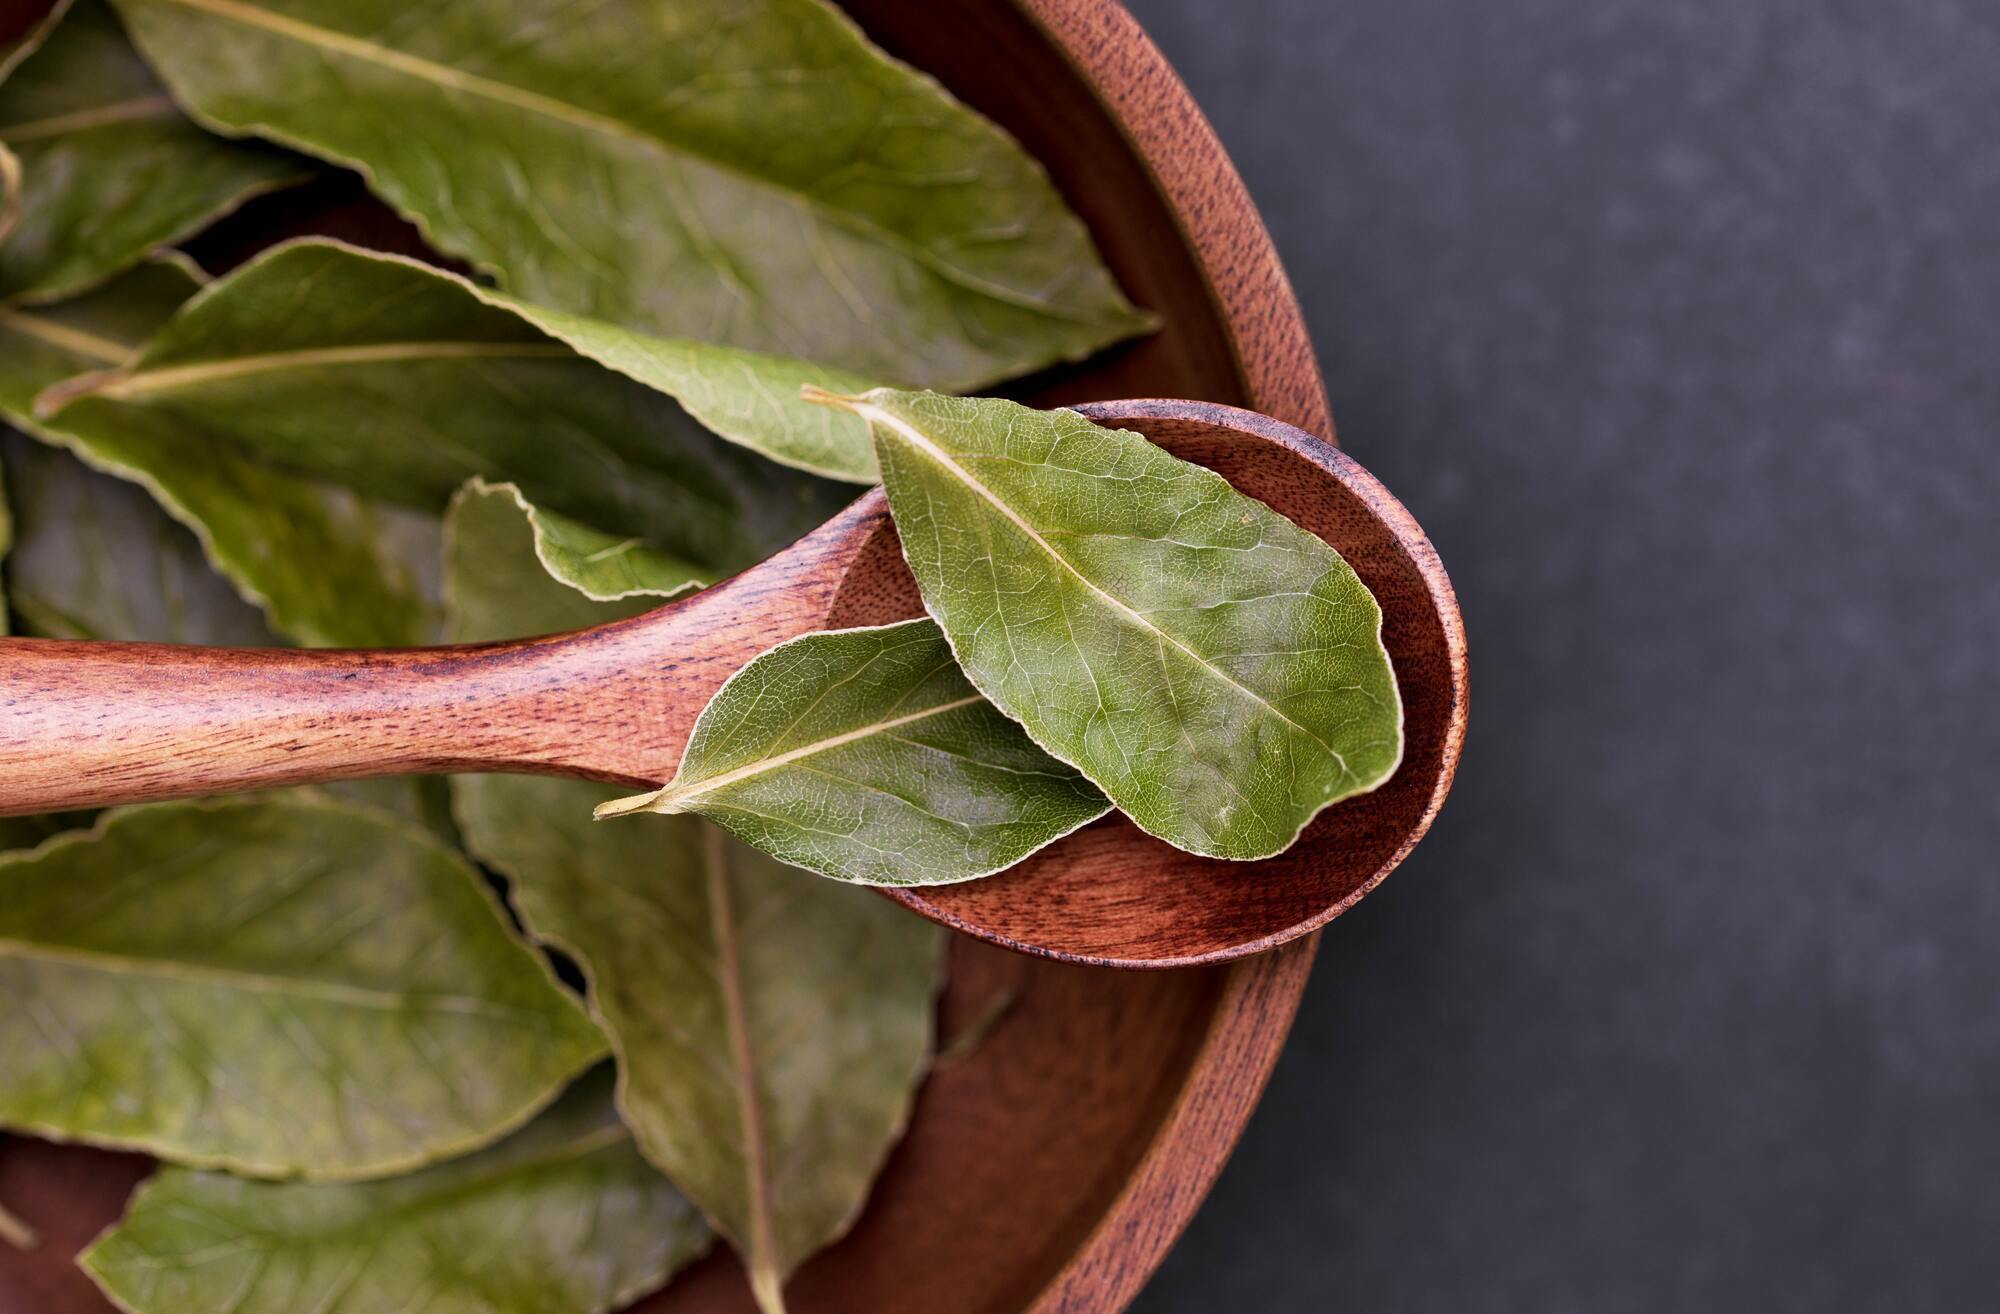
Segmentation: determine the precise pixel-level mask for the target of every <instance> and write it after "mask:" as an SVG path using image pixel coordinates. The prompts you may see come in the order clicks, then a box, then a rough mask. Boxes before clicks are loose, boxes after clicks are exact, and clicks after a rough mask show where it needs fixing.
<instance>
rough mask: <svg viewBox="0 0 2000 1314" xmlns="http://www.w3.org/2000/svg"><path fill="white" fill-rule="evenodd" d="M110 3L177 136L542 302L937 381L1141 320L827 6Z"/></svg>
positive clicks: (635, 1) (1107, 278) (1065, 217)
mask: <svg viewBox="0 0 2000 1314" xmlns="http://www.w3.org/2000/svg"><path fill="white" fill-rule="evenodd" d="M118 7H119V10H120V12H121V13H122V14H124V16H125V18H126V20H127V22H128V23H129V24H130V26H131V28H132V32H133V36H134V39H135V40H136V41H137V42H138V44H139V46H140V48H141V49H142V50H144V51H145V53H146V54H147V55H148V57H150V58H151V59H152V60H153V62H154V63H155V65H157V66H158V67H159V69H160V72H161V75H162V76H163V77H164V78H165V79H166V81H167V83H168V85H170V86H171V87H173V89H174V91H175V92H176V94H177V95H178V96H179V97H180V99H181V101H182V102H183V103H185V104H186V105H188V106H189V107H190V109H191V111H192V112H193V113H194V114H195V115H196V116H197V117H198V118H200V119H202V120H203V121H204V122H207V123H209V124H211V125H213V126H215V127H218V128H219V129H221V130H223V131H227V132H237V133H259V134H261V135H263V136H266V137H269V138H272V139H274V140H277V141H281V142H284V143H286V144H289V145H293V146H296V147H298V148H300V149H302V150H306V151H310V152H312V153H313V154H316V155H320V156H324V157H326V158H328V159H332V160H337V161H339V162H341V163H344V164H349V165H352V166H354V167H356V168H358V169H360V170H361V171H362V172H363V173H365V174H366V175H367V176H368V178H369V180H370V182H371V184H372V185H373V187H374V188H375V190H376V191H377V192H379V193H380V194H381V195H382V196H383V197H384V198H385V199H386V200H388V201H389V203H390V204H392V205H394V206H395V207H396V208H397V209H399V210H401V211H403V212H404V213H405V214H408V215H409V216H411V217H412V218H413V219H415V220H416V221H417V222H418V223H419V224H420V225H422V227H423V228H424V231H425V233H426V235H427V236H428V237H429V238H430V239H431V241H432V242H433V243H434V244H435V245H436V246H438V247H439V248H440V249H442V250H445V251H448V252H451V253H452V254H455V255H459V256H463V257H464V258H466V259H467V260H469V261H471V262H472V263H473V264H474V265H476V266H478V267H479V268H480V269H482V270H485V271H488V272H490V273H492V274H494V275H495V276H497V277H498V279H499V281H500V283H501V284H502V286H504V287H506V288H507V289H508V290H509V291H511V292H514V293H517V294H519V295H521V296H524V297H527V298H528V299H529V300H531V301H534V302H537V303H539V304H542V305H548V306H555V307H559V308H561V309H565V310H570V311H574V312H576V313H578V314H584V315H589V316H592V317H594V318H597V319H602V320H607V321H610V322H612V323H618V324H623V325H626V326H627V327H630V328H636V329H643V330H646V331H649V332H654V333H662V334H667V335H671V336H675V337H686V338H695V339H699V340H702V341H710V342H724V343H728V344H730V345H733V346H738V347H745V348H749V349H751V350H755V351H766V352H774V353H779V354H783V355H788V356H797V357H801V358H805V359H811V360H817V361H823V362H825V363H828V364H831V365H837V366H840V367H842V368H846V369H851V370H856V371H859V372H860V373H863V374H866V375H868V376H870V377H872V378H876V379H882V380H889V381H895V382H905V383H924V384H928V385H931V386H935V387H952V388H957V387H971V386H975V385H978V384H981V383H986V382H990V381H992V380H995V379H1000V378H1005V377H1008V376H1011V375H1015V374H1020V373H1024V372H1026V371H1029V370H1032V369H1036V368H1038V367H1040V366H1044V365H1048V364H1052V363H1054V362H1056V361H1060V360H1075V359H1080V358H1082V357H1083V356H1086V355H1088V354H1089V353H1090V352H1092V351H1095V350H1097V349H1098V348H1100V347H1103V346H1105V345H1106V344H1108V343H1111V342H1115V341H1117V340H1119V339H1121V338H1124V337H1128V336H1130V335H1132V334H1133V333H1136V332H1140V331H1142V330H1144V329H1145V328H1146V327H1148V325H1149V323H1150V320H1149V319H1148V318H1147V317H1146V316H1144V315H1143V314H1141V313H1139V312H1137V311H1135V310H1134V309H1133V308H1132V307H1131V306H1130V305H1129V304H1128V303H1127V302H1126V300H1125V298H1124V297H1123V296H1122V295H1121V294H1120V293H1119V291H1118V288H1117V285H1116V283H1115V282H1114V281H1113V280H1112V278H1111V275H1110V273H1109V272H1108V271H1107V270H1106V269H1105V267H1104V265H1103V263H1102V262H1101V261H1100V260H1099V259H1098V256H1097V253H1096V252H1095V251H1094V250H1093V249H1092V246H1091V243H1090V238H1089V235H1088V234H1087V233H1086V232H1085V230H1084V228H1083V225H1082V224H1081V223H1080V222H1079V221H1078V220H1077V218H1076V217H1075V216H1074V215H1073V214H1071V213H1070V211H1069V210H1068V209H1067V207H1066V206H1065V205H1064V204H1063V201H1062V198H1061V197H1060V196H1058V195H1057V194H1056V191H1055V189H1054V188H1053V186H1051V184H1050V182H1049V180H1048V177H1047V175H1046V174H1045V173H1044V172H1043V171H1042V169H1041V167H1040V166H1039V165H1037V164H1036V163H1035V162H1034V161H1033V160H1031V159H1030V158H1029V157H1028V156H1027V154H1026V153H1025V152H1023V151H1022V150H1021V148H1020V146H1019V145H1018V144H1017V143H1015V142H1014V141H1013V140H1012V139H1011V138H1010V137H1008V136H1007V135H1006V134H1005V133H1004V132H1002V131H1001V130H1000V129H999V128H998V127H996V126H994V125H993V124H992V123H990V122H988V121H987V120H985V119H983V118H981V117H980V116H978V115H977V114H975V113H974V112H973V111H971V110H969V109H967V108H966V107H965V106H963V105H961V104H959V103H958V102H957V101H955V100H953V99H952V98H951V97H950V96H949V95H947V94H946V93H945V92H944V91H943V90H942V89H941V88H940V87H939V86H938V85H937V83H936V82H934V81H932V80H931V79H930V78H928V77H926V76H924V75H923V74H921V73H919V72H917V71H915V70H913V69H911V68H909V67H907V66H905V65H903V64H900V63H897V62H896V61H894V60H891V59H889V58H888V57H887V56H885V55H884V54H882V53H881V52H880V51H878V50H876V49H875V48H873V47H872V46H870V45H869V44H868V42H867V41H866V39H865V38H863V37H862V35H861V33H860V32H859V31H858V30H857V29H856V28H855V27H854V25H853V24H852V23H851V22H850V21H848V20H847V19H846V18H845V17H844V16H843V15H841V14H840V13H839V12H838V11H837V10H835V9H834V8H832V7H831V6H830V5H827V4H825V3H822V0H728V2H727V3H725V2H724V0H599V2H598V3H594V4H592V5H591V6H590V7H589V8H588V10H586V11H584V12H581V13H579V12H577V11H576V10H575V9H574V8H573V7H572V6H570V5H569V4H567V3H566V0H493V3H487V4H480V5H469V6H458V7H456V8H454V9H453V10H452V11H451V13H450V15H449V21H442V20H440V21H417V18H416V17H414V16H413V15H412V13H411V12H410V11H407V10H406V8H405V7H404V6H402V5H401V4H399V3H396V0H282V2H274V0H118ZM635 52H642V54H641V56H640V57H635Z"/></svg>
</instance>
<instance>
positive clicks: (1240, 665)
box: [824, 389, 1403, 859]
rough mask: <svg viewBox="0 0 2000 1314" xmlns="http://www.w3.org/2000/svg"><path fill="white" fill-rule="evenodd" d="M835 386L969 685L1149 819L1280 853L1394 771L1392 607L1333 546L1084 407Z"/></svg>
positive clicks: (1245, 855) (1235, 853)
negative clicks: (871, 455) (874, 461)
mask: <svg viewBox="0 0 2000 1314" xmlns="http://www.w3.org/2000/svg"><path fill="white" fill-rule="evenodd" d="M824 400H826V401H828V402H829V403H831V404H834V405H839V406H843V407H845V408H847V409H849V410H852V411H854V412H855V413H856V414H858V415H861V416H863V417H865V418H866V419H867V420H868V421H869V422H870V424H871V426H872V427H873V430H874V434H875V447H876V453H877V455H878V456H879V458H880V460H881V464H882V477H883V481H884V484H885V486H886V487H887V489H888V494H889V509H890V512H891V514H892V515H893V516H894V517H895V521H896V529H897V532H898V533H899V534H900V535H901V536H902V542H903V555H904V556H905V558H907V559H908V561H909V563H910V568H911V570H912V571H913V572H914V573H915V574H916V577H917V584H918V586H919V587H920V588H921V589H922V591H923V596H924V606H925V607H926V608H927V609H928V610H929V611H930V613H931V615H932V616H934V617H935V618H936V619H937V621H938V623H939V624H940V625H942V626H943V627H944V632H945V635H946V636H947V637H948V638H949V639H950V640H951V645H952V649H953V651H954V652H955V653H956V655H957V657H958V661H959V664H960V666H962V667H963V668H964V670H965V673H966V675H967V676H968V677H969V678H970V679H971V681H972V683H973V685H974V686H976V687H977V688H978V689H979V691H980V692H981V693H983V694H985V695H986V696H987V697H988V698H990V699H992V700H993V702H994V703H995V704H997V705H998V706H999V707H1000V708H1001V710H1003V711H1005V712H1006V713H1007V714H1008V715H1009V716H1012V717H1013V718H1015V719H1016V720H1018V721H1019V722H1021V724H1022V725H1024V726H1025V727H1026V728H1027V731H1028V733H1029V735H1031V736H1032V737H1033V738H1034V740H1035V742H1036V743H1038V744H1040V745H1041V746H1042V747H1043V748H1045V749H1047V750H1048V751H1049V752H1050V753H1053V754H1054V755H1055V756H1056V757H1058V758H1061V759H1062V760H1063V761H1065V762H1069V763H1072V764H1074V765H1075V766H1076V767H1077V768H1078V769H1079V770H1081V771H1082V772H1083V774H1084V775H1086V776H1088V777H1089V778H1090V779H1091V780H1092V781H1094V782H1095V783H1096V784H1097V785H1098V786H1099V787H1100V788H1102V789H1103V790H1104V792H1105V793H1106V794H1108V795H1110V796H1111V801H1112V802H1114V803H1116V804H1117V805H1118V807H1119V808H1120V809H1121V810H1122V811H1124V812H1125V813H1126V815H1128V816H1130V817H1131V818H1132V819H1133V820H1134V821H1136V822H1137V823H1138V824H1139V825H1140V826H1142V827H1143V828H1145V829H1146V830H1147V831H1149V832H1151V833H1152V834H1154V835H1157V836H1159V837H1160V838H1162V839H1164V840H1167V841H1168V842H1169V843H1172V844H1174V845H1177V846H1179V847H1180V848H1183V849H1187V850H1190V851H1192V852H1195V853H1200V854H1205V855H1207V856H1209V857H1217V858H1236V859H1252V858H1263V857H1269V856H1270V855H1272V854H1274V853H1279V852H1281V851H1283V850H1284V849H1286V848H1287V847H1289V846H1290V845H1291V843H1292V841H1293V840H1295V839H1297V838H1298V835H1299V831H1300V830H1301V829H1303V828H1304V826H1305V824H1306V822H1307V821H1309V820H1311V819H1312V817H1313V816H1314V815H1315V814H1316V813H1318V812H1319V811H1320V810H1321V809H1322V808H1324V807H1326V806H1327V805H1328V804H1330V803H1334V802H1337V801H1338V800H1340V799H1343V798H1347V797H1349V796H1351V795H1354V794H1359V793H1364V792H1366V791H1368V790H1370V789H1373V788H1375V787H1376V786H1377V785H1379V784H1381V783H1382V781H1384V780H1386V779H1387V778H1388V777H1389V775H1390V773H1392V772H1393V771H1394V770H1395V769H1396V765H1397V763H1398V762H1399V761H1400V760H1401V756H1402V747H1403V739H1402V704H1401V702H1400V701H1399V699H1398V697H1397V692H1396V677H1395V672H1394V671H1393V670H1392V669H1391V667H1390V665H1389V656H1388V653H1387V652H1386V651H1385V650H1384V649H1383V647H1382V638H1381V631H1382V612H1381V608H1379V607H1378V606H1377V605H1376V603H1375V599H1374V598H1373V597H1372V596H1371V595H1370V594H1369V592H1368V590H1367V587H1366V586H1365V585H1363V584H1362V583H1361V581H1360V579H1359V578H1358V577H1357V576H1356V575H1355V573H1354V571H1353V569H1352V568H1350V567H1349V566H1348V564H1347V563H1346V562H1345V561H1343V560H1342V559H1341V557H1340V554H1339V553H1337V552H1335V551H1334V550H1333V549H1332V548H1330V547H1328V546H1327V545H1326V544H1325V543H1324V542H1323V541H1321V540H1320V539H1319V538H1317V537H1315V536H1314V535H1312V534H1310V533H1308V532H1306V531H1305V530H1303V529H1301V528H1299V527H1298V526H1297V525H1294V524H1293V523H1292V522H1291V521H1289V520H1287V519H1285V518H1284V517H1283V516H1281V515H1279V514H1278V513H1277V512H1275V511H1273V510H1271V509H1270V508H1269V507H1267V506H1265V505H1264V504H1263V503H1261V502H1258V501H1255V500H1253V499H1251V498H1248V497H1245V496H1243V495H1242V494H1241V493H1238V492H1237V491H1236V490H1235V489H1233V488H1231V487H1230V486H1229V484H1228V482H1227V481H1226V480H1224V479H1223V478H1222V477H1221V476H1220V475H1218V474H1215V473H1214V472H1213V471H1209V470H1204V469H1202V468H1201V467H1200V466H1196V465H1190V464H1188V463H1187V462H1186V461H1182V460H1179V459H1177V458H1175V457H1173V456H1170V455H1168V454H1167V453H1166V452H1164V451H1162V450H1161V449H1160V448H1158V447H1155V446H1153V445H1152V444H1151V443H1149V442H1147V441H1146V440H1145V439H1144V438H1142V437H1140V436H1139V435H1138V434H1135V433H1130V432H1126V431H1124V430H1116V429H1104V428H1100V427H1098V426H1097V425H1094V424H1092V423H1091V422H1090V421H1088V420H1086V419H1084V418H1083V417H1082V416H1080V415H1078V414H1076V413H1075V412H1074V411H1036V410H1030V409H1028V408H1027V407H1024V406H1018V405H1015V404H1014V403H1012V402H1006V401H993V400H972V399H957V398H950V397H940V396H938V395H936V394H934V393H896V392H890V391H888V390H886V389H882V390H877V391H875V392H871V393H867V394H865V395H864V396H861V397H846V398H825V399H824Z"/></svg>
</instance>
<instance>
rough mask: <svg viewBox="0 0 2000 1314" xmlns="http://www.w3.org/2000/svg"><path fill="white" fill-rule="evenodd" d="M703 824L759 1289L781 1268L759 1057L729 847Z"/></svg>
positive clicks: (749, 1259)
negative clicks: (733, 900) (768, 1174)
mask: <svg viewBox="0 0 2000 1314" xmlns="http://www.w3.org/2000/svg"><path fill="white" fill-rule="evenodd" d="M705 829H706V830H707V834H706V835H704V836H703V840H704V848H705V850H706V851H705V853H704V855H703V856H704V857H705V858H706V859H707V861H706V863H705V866H706V867H707V869H708V870H707V877H708V911H709V918H710V920H711V924H712V925H713V927H714V931H715V948H716V958H717V964H716V965H717V982H718V984H719V985H720V986H721V989H722V1014H723V1019H724V1021H725V1023H726V1025H727V1027H728V1031H729V1058H730V1065H731V1067H732V1068H733V1069H734V1070H735V1074H736V1082H735V1086H736V1090H735V1092H734V1093H735V1095H736V1113H737V1121H738V1123H739V1124H740V1125H741V1127H742V1136H743V1172H744V1178H745V1185H746V1191H745V1195H746V1200H745V1207H746V1208H747V1209H748V1210H749V1213H750V1218H749V1233H750V1235H749V1236H747V1237H745V1238H742V1241H743V1248H744V1256H743V1259H744V1266H745V1267H746V1268H747V1269H748V1270H749V1271H750V1275H751V1284H752V1286H753V1288H757V1289H760V1290H761V1284H760V1283H759V1281H758V1278H759V1276H760V1275H761V1274H768V1275H770V1277H771V1280H773V1281H775V1280H776V1279H777V1274H778V1257H777V1253H776V1241H775V1238H774V1237H773V1235H772V1231H771V1199H770V1182H769V1180H768V1179H767V1177H766V1165H765V1158H764V1151H765V1146H764V1107H763V1101H762V1100H761V1099H760V1098H759V1097H758V1093H757V1060H756V1054H755V1053H754V1051H753V1050H752V1049H751V1045H750V1014H749V1005H748V1002H747V1001H746V1000H745V999H744V995H743V962H742V954H741V946H740V944H739V943H738V937H737V934H736V918H735V910H734V907H733V905H732V903H731V900H730V893H731V892H730V888H729V872H728V864H729V856H728V849H727V848H726V847H725V844H724V840H723V837H722V832H721V830H719V829H717V828H716V827H714V826H709V827H706V828H705ZM759 1303H760V1304H761V1301H760V1302H759Z"/></svg>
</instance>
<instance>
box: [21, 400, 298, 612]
mask: <svg viewBox="0 0 2000 1314" xmlns="http://www.w3.org/2000/svg"><path fill="white" fill-rule="evenodd" d="M0 465H4V467H5V469H6V473H7V481H8V488H9V490H10V492H11V494H12V495H13V497H14V505H15V507H16V508H17V509H18V510H17V515H16V521H17V524H18V528H19V534H18V538H17V542H16V544H15V549H14V552H13V553H12V555H11V556H10V557H9V558H8V561H7V592H8V596H9V599H10V601H11V603H12V605H13V607H14V610H15V612H16V613H17V614H18V616H19V618H20V621H19V623H20V625H21V627H22V628H24V629H26V630H27V631H29V632H30V633H33V634H37V635H41V636H42V637H44V638H52V639H125V640H139V641H150V642H155V643H202V644H221V645H227V646H233V647H265V646H271V645H274V644H276V643H277V642H278V641H277V639H276V638H275V637H274V636H273V635H272V634H271V631H270V627H269V626H267V625H266V624H265V623H264V616H263V613H262V612H260V611H258V610H257V608H255V607H253V606H251V605H250V604H249V603H247V602H245V601H244V600H243V599H242V598H241V597H239V596H237V593H236V590H235V589H233V588H231V587H230V586H229V584H228V582H227V581H225V580H224V579H223V578H222V577H221V576H220V575H218V574H216V573H215V571H214V570H212V569H210V567H209V564H208V559H207V558H206V557H204V556H202V553H201V544H200V543H199V542H197V541H196V540H195V537H194V535H193V534H191V533H189V532H188V531H187V529H185V528H184V527H183V526H181V525H179V524H177V523H175V522H174V521H173V520H171V519H170V518H168V516H167V514H166V513H165V512H163V511H161V510H160V509H159V508H158V507H157V506H155V505H154V504H153V500H152V499H151V498H150V497H148V496H147V495H146V493H145V492H144V491H143V490H141V489H140V488H138V487H136V486H135V485H132V484H128V483H126V482H125V481H124V480H122V479H114V478H112V477H111V476H110V475H104V474H99V473H98V472H97V471H95V470H92V469H90V468H89V467H88V466H86V465H84V464H83V463H82V462H80V461H78V460H77V459H76V458H75V457H74V456H72V455H70V453H68V452H66V451H64V450H62V449H61V448H59V447H50V446H47V445H45V444H42V443H37V442H34V441H32V440H30V439H28V438H26V437H24V436H22V435H19V434H7V435H5V436H4V437H0Z"/></svg>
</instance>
